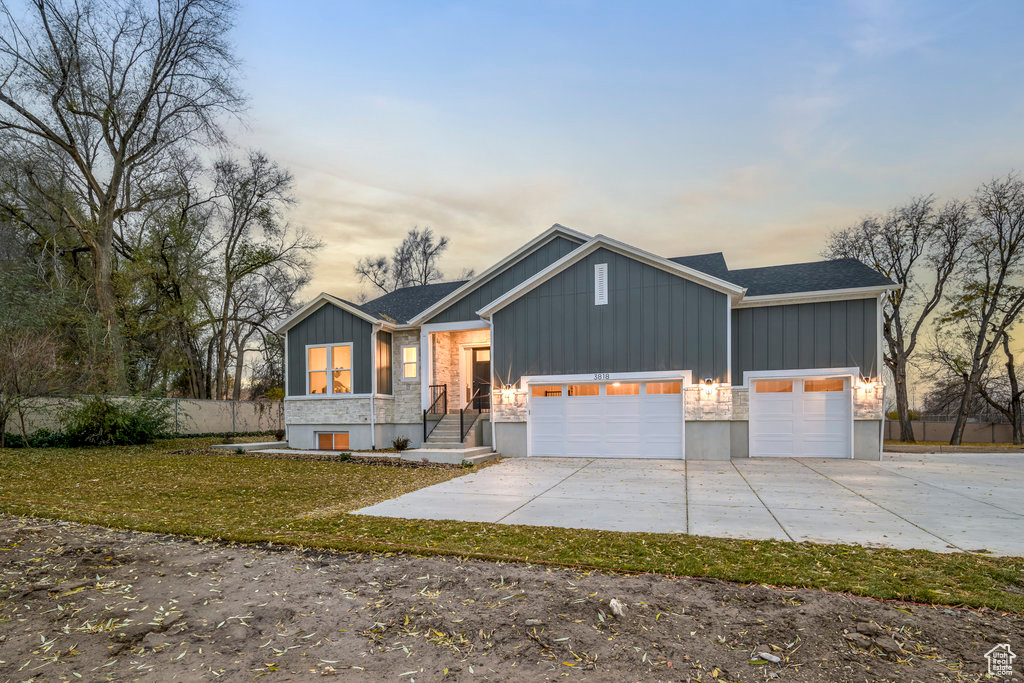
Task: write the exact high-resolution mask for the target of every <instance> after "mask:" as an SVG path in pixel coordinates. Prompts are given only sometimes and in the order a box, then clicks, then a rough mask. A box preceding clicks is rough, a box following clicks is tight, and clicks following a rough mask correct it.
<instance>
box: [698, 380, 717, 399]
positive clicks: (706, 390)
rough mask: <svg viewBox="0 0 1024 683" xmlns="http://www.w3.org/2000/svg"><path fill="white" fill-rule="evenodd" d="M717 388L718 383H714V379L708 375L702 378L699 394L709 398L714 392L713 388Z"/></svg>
mask: <svg viewBox="0 0 1024 683" xmlns="http://www.w3.org/2000/svg"><path fill="white" fill-rule="evenodd" d="M716 389H718V385H716V384H715V380H713V379H711V378H710V377H705V378H704V385H703V386H702V387H701V388H700V392H701V394H703V395H704V396H705V397H707V398H710V397H711V396H713V395H714V394H715V390H716Z"/></svg>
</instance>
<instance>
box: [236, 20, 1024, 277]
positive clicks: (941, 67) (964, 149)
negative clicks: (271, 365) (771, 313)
mask: <svg viewBox="0 0 1024 683" xmlns="http://www.w3.org/2000/svg"><path fill="white" fill-rule="evenodd" d="M1022 21H1024V3H1021V2H1017V1H1005V2H997V1H993V2H948V3H946V2H942V3H940V2H918V3H905V2H884V1H883V2H873V1H872V2H849V3H830V4H825V3H778V2H775V3H754V2H735V3H733V2H714V3H710V2H709V3H696V2H685V3H680V2H665V3H657V2H646V3H645V2H640V3H638V2H630V3H615V4H613V3H603V2H585V1H568V0H567V1H563V2H507V3H504V2H503V3H497V2H475V3H473V2H462V3H449V2H431V3H413V2H410V3H398V2H364V3H349V2H287V3H282V2H276V1H269V0H268V1H265V2H255V1H254V0H250V1H248V2H244V3H243V5H242V8H241V12H240V15H239V27H238V30H237V32H236V42H237V46H238V50H239V53H240V54H241V56H242V58H243V60H244V66H243V72H244V74H245V81H244V86H245V88H246V90H247V91H248V93H249V94H250V96H251V106H250V110H249V113H248V124H249V128H248V129H247V130H245V131H239V132H237V133H233V135H234V138H235V139H236V140H239V141H241V142H242V144H244V145H247V146H253V147H258V148H261V149H263V150H265V151H266V152H268V153H269V154H270V155H271V156H272V157H273V158H274V159H276V160H277V161H279V162H281V163H282V164H283V165H285V166H286V167H288V168H289V169H291V171H292V172H293V173H294V174H295V177H296V187H297V194H298V198H299V200H300V202H299V205H298V207H297V208H296V210H295V211H294V213H293V220H294V221H295V222H296V223H300V224H302V225H304V226H305V227H306V228H308V229H309V230H310V231H311V232H313V233H315V234H317V235H318V236H320V237H321V238H322V239H323V240H324V241H325V245H326V246H325V248H324V249H323V251H322V252H321V253H320V254H319V257H318V261H317V266H316V272H315V279H314V282H313V284H312V286H311V287H310V289H309V290H308V291H307V294H308V295H312V294H315V293H316V292H319V291H328V292H332V293H334V294H337V295H340V296H344V297H355V296H356V295H357V293H358V291H359V289H360V287H359V285H358V284H357V282H356V280H355V277H354V275H353V273H352V266H353V264H354V263H355V261H356V260H357V259H358V258H359V257H361V256H364V255H370V254H378V253H389V252H390V251H391V249H392V248H393V246H394V245H395V244H396V243H397V242H398V241H399V240H400V239H401V237H402V236H403V235H404V234H405V232H406V231H407V230H408V229H409V228H410V227H411V226H413V225H420V226H428V225H429V226H432V227H433V228H434V229H435V230H436V231H438V232H439V233H441V234H444V235H447V236H448V237H449V238H450V239H451V241H452V247H451V249H450V250H449V253H448V254H447V255H446V257H445V258H444V260H443V261H442V264H441V265H442V269H443V270H444V271H445V272H446V273H447V274H449V275H451V276H452V277H454V276H456V275H457V274H458V273H459V271H461V270H462V269H463V268H465V267H471V268H476V269H477V270H478V271H479V270H483V269H484V268H486V267H487V266H488V265H490V264H492V263H493V262H494V261H496V260H498V259H499V258H501V257H502V256H504V255H505V254H507V253H508V252H510V251H512V250H513V249H515V248H516V247H517V246H519V245H520V244H522V243H523V242H525V241H526V240H527V239H529V238H530V237H532V236H534V235H536V234H537V233H539V232H541V231H543V230H544V229H546V228H547V227H548V226H550V225H551V224H552V223H555V222H558V223H562V224H564V225H567V226H569V227H572V228H575V229H577V230H580V231H583V232H586V233H590V234H597V233H604V234H607V235H609V236H612V237H615V238H618V239H622V240H625V241H627V242H630V243H632V244H635V245H637V246H639V247H642V248H644V249H648V250H651V251H654V252H657V253H659V254H662V255H664V256H680V255H684V254H691V253H699V252H705V251H718V250H722V251H724V252H725V255H726V258H727V259H728V261H729V264H730V266H731V267H748V266H756V265H768V264H773V263H784V262H794V261H806V260H814V259H816V258H818V254H819V252H820V251H821V248H822V246H823V242H824V238H825V236H826V234H827V233H828V231H829V230H831V229H834V228H837V227H842V226H844V225H846V224H849V223H851V222H853V221H855V220H856V219H858V218H859V217H861V216H863V215H865V214H868V213H873V212H879V211H883V210H885V209H887V208H888V207H890V206H891V205H892V204H894V203H896V202H900V201H902V200H904V199H906V198H908V197H909V196H912V195H915V194H922V193H925V194H926V193H934V194H935V195H937V196H938V197H940V198H945V197H949V196H952V195H956V194H960V195H964V194H968V193H969V192H970V191H971V190H972V189H973V188H974V187H975V186H976V185H977V184H978V183H979V182H981V181H983V180H987V179H989V178H991V177H993V176H996V175H1002V174H1005V173H1006V172H1008V171H1010V170H1011V169H1014V168H1018V169H1019V168H1021V166H1024V163H1022V160H1024V125H1022V121H1024V87H1022V84H1024V41H1022V40H1021V37H1020V28H1021V26H1022V25H1024V24H1022ZM366 291H367V293H370V290H369V289H367V290H366Z"/></svg>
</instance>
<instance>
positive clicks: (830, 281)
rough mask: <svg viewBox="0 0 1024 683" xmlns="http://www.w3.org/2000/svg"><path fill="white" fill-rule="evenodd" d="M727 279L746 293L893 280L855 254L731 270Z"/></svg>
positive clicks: (851, 286) (854, 286) (889, 283)
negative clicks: (855, 257)
mask: <svg viewBox="0 0 1024 683" xmlns="http://www.w3.org/2000/svg"><path fill="white" fill-rule="evenodd" d="M729 279H730V280H731V281H732V282H735V283H736V284H739V285H742V286H744V287H746V288H747V296H748V297H751V296H770V295H774V294H794V293H797V292H824V291H828V290H837V289H860V288H865V287H872V288H873V287H880V288H891V287H893V286H894V283H893V282H892V280H890V279H889V278H887V277H886V276H884V275H882V274H881V273H879V272H878V271H876V270H875V269H873V268H871V267H870V266H867V265H865V264H864V263H861V262H860V261H858V260H857V259H854V258H842V259H835V260H832V261H812V262H810V263H792V264H789V265H784V266H766V267H763V268H743V269H740V270H730V271H729Z"/></svg>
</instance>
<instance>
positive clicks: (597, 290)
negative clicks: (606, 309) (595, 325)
mask: <svg viewBox="0 0 1024 683" xmlns="http://www.w3.org/2000/svg"><path fill="white" fill-rule="evenodd" d="M607 303H608V264H607V263H598V264H595V265H594V305H595V306H604V305H606V304H607Z"/></svg>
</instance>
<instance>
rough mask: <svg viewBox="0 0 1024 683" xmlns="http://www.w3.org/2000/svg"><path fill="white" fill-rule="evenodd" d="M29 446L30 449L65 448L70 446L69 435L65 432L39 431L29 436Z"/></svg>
mask: <svg viewBox="0 0 1024 683" xmlns="http://www.w3.org/2000/svg"><path fill="white" fill-rule="evenodd" d="M28 445H29V447H30V448H65V447H67V446H68V445H70V444H69V440H68V435H67V434H64V433H63V432H53V431H50V430H49V429H37V430H36V431H34V432H32V433H31V434H29V435H28Z"/></svg>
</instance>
